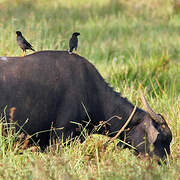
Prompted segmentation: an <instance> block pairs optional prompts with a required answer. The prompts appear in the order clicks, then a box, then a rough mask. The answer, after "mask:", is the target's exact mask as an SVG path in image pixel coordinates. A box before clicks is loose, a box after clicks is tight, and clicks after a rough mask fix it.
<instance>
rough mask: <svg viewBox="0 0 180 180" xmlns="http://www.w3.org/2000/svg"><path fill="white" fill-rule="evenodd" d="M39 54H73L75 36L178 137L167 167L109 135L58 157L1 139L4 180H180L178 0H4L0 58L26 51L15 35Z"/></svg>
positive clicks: (0, 1)
mask: <svg viewBox="0 0 180 180" xmlns="http://www.w3.org/2000/svg"><path fill="white" fill-rule="evenodd" d="M16 30H20V31H22V33H23V35H24V36H25V37H26V39H27V40H28V41H29V42H30V43H31V44H32V45H33V47H34V48H35V49H36V50H47V49H53V50H54V49H57V50H65V49H68V41H69V38H70V36H71V34H72V32H74V31H78V32H80V33H81V35H80V37H79V53H80V54H81V55H82V56H84V57H86V58H87V59H88V60H89V61H91V62H92V63H93V64H95V66H96V67H97V69H98V70H99V71H100V73H101V74H102V75H103V77H104V78H105V79H106V81H107V82H109V83H110V84H111V85H112V86H113V87H114V88H115V90H117V91H120V92H121V93H122V95H123V96H126V97H128V99H129V100H130V101H132V102H133V103H135V102H136V101H137V102H138V105H139V106H142V105H141V102H140V100H139V92H138V82H141V83H142V85H143V88H144V91H145V92H147V99H148V101H149V103H150V105H151V106H152V108H153V109H154V110H155V111H156V112H160V113H162V114H163V115H164V117H165V118H166V119H167V122H168V124H169V126H170V128H171V130H172V132H173V141H172V143H171V150H172V156H171V157H170V158H169V164H168V165H167V166H161V167H160V166H158V165H157V164H156V162H155V161H154V160H153V159H148V158H147V157H146V158H142V157H141V158H138V157H136V156H134V155H133V154H132V152H130V151H129V150H122V149H119V148H118V147H116V146H115V145H114V144H112V145H110V146H109V147H108V148H104V147H103V146H102V144H103V142H105V141H106V138H105V137H101V136H98V137H97V136H95V137H94V136H92V137H87V140H86V141H85V142H84V143H83V144H80V143H79V142H73V143H71V145H70V146H64V147H63V148H61V149H60V150H59V151H58V152H57V151H53V150H49V151H48V152H47V153H41V152H36V153H32V152H31V151H30V150H25V151H23V153H22V154H20V153H19V149H18V148H14V146H13V142H14V137H13V136H11V134H9V135H8V137H7V138H3V137H1V138H0V157H1V158H0V179H33V180H34V179H38V180H39V179H180V171H179V169H180V120H179V117H180V60H179V49H180V36H179V34H180V15H179V14H178V12H177V11H176V12H175V11H174V10H173V0H166V1H164V0H149V1H148V2H147V1H146V0H131V1H127V0H75V1H73V0H68V1H64V0H55V1H51V0H46V1H44V0H24V1H23V0H13V1H11V0H0V32H1V35H0V47H1V48H0V56H19V55H21V54H22V52H21V50H20V48H18V47H17V44H16V36H15V31H16Z"/></svg>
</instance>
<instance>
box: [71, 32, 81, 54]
mask: <svg viewBox="0 0 180 180" xmlns="http://www.w3.org/2000/svg"><path fill="white" fill-rule="evenodd" d="M79 35H80V33H78V32H74V33H73V34H72V37H71V39H70V40H69V54H72V51H73V49H75V50H76V51H77V48H78V38H77V37H78V36H79Z"/></svg>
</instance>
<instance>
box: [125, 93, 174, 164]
mask: <svg viewBox="0 0 180 180" xmlns="http://www.w3.org/2000/svg"><path fill="white" fill-rule="evenodd" d="M141 100H142V102H143V105H144V107H145V109H146V112H147V113H146V114H145V116H144V118H143V120H142V121H141V122H140V123H138V125H136V126H134V127H133V128H132V129H131V130H130V131H129V132H128V136H127V140H128V142H129V143H130V144H132V145H133V146H134V147H135V148H136V150H137V152H138V153H143V154H144V153H148V154H149V155H150V156H153V155H155V156H158V157H160V158H161V159H162V160H164V159H166V157H167V155H170V143H171V140H172V133H171V130H170V129H169V127H168V125H167V123H166V121H165V119H164V117H163V116H162V115H160V114H156V113H155V112H154V111H153V110H152V109H151V108H150V106H149V104H148V103H147V101H146V99H145V97H144V95H143V93H142V92H141Z"/></svg>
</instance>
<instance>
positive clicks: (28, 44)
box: [23, 37, 32, 48]
mask: <svg viewBox="0 0 180 180" xmlns="http://www.w3.org/2000/svg"><path fill="white" fill-rule="evenodd" d="M23 44H25V45H26V46H27V47H29V48H32V46H31V44H30V43H28V42H27V41H26V39H25V38H24V37H23Z"/></svg>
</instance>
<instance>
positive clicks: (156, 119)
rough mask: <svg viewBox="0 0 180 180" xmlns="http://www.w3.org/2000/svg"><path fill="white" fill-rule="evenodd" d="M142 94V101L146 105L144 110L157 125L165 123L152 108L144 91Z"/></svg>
mask: <svg viewBox="0 0 180 180" xmlns="http://www.w3.org/2000/svg"><path fill="white" fill-rule="evenodd" d="M140 94H141V100H142V103H143V105H144V108H145V110H146V111H147V112H148V113H149V115H150V116H151V118H152V119H153V120H154V121H155V122H157V123H160V124H161V123H163V122H164V121H163V119H162V118H161V117H160V116H159V115H158V114H156V113H155V112H154V111H153V110H152V109H151V108H150V106H149V104H148V102H147V101H146V98H145V96H144V94H143V92H142V90H140Z"/></svg>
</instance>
